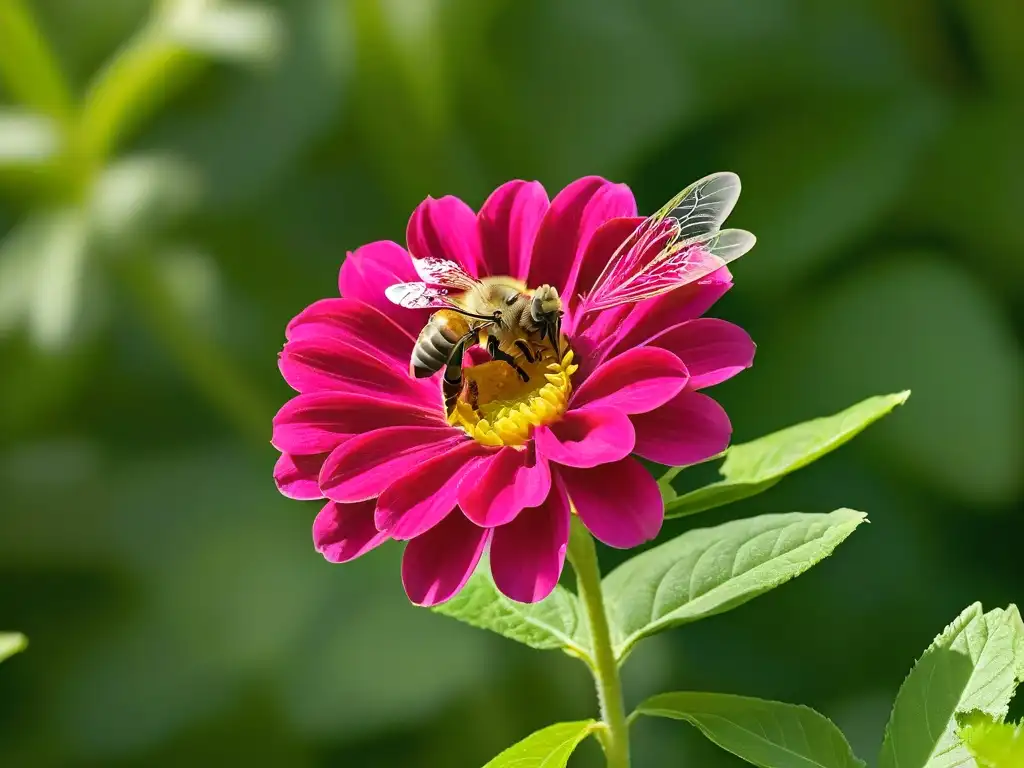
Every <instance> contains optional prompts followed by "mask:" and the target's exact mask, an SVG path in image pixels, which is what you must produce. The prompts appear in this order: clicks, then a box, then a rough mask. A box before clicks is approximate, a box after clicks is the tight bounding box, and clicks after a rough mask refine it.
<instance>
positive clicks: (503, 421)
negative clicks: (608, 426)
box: [449, 350, 579, 446]
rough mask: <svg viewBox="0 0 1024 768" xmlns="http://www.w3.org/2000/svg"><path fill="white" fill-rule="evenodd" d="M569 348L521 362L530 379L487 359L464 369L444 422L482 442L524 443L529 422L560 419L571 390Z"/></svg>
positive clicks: (537, 423) (530, 427)
mask: <svg viewBox="0 0 1024 768" xmlns="http://www.w3.org/2000/svg"><path fill="white" fill-rule="evenodd" d="M572 360H573V353H572V351H571V350H570V351H568V352H566V353H565V355H564V356H563V357H562V359H561V360H560V361H559V360H556V359H555V358H554V354H553V353H550V352H549V353H548V354H547V355H546V356H545V357H544V359H541V360H539V361H537V362H535V363H523V365H522V367H523V369H524V370H525V371H526V373H527V374H529V377H530V380H529V381H523V380H522V379H521V378H520V377H519V375H518V374H517V373H516V372H515V370H514V369H513V368H512V366H510V365H508V364H507V363H504V362H501V361H496V360H492V361H489V362H486V363H481V364H480V365H474V366H473V367H471V368H467V369H465V371H464V372H463V375H464V377H465V379H466V382H465V386H464V387H463V390H462V394H461V395H460V396H459V401H458V403H457V405H456V406H455V409H454V410H453V411H452V415H451V417H450V419H449V421H450V422H451V423H452V424H453V425H454V426H457V427H462V429H464V430H465V431H466V434H468V435H469V436H470V437H472V438H473V439H474V440H476V441H477V442H480V443H483V444H484V445H513V446H516V445H525V444H526V442H527V441H528V440H529V438H530V432H531V431H532V430H533V428H534V427H539V426H542V425H544V424H551V423H552V422H555V421H558V420H559V419H561V418H562V414H564V413H565V408H566V404H567V403H568V401H569V395H570V393H571V392H572V375H573V373H575V372H576V369H577V368H578V367H579V366H577V365H574V364H573V362H572Z"/></svg>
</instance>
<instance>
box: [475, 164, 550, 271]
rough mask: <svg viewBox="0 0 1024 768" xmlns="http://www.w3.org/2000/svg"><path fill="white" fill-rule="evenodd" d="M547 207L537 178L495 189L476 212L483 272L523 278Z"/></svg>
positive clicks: (545, 194)
mask: <svg viewBox="0 0 1024 768" xmlns="http://www.w3.org/2000/svg"><path fill="white" fill-rule="evenodd" d="M547 210H548V195H547V192H545V191H544V187H543V186H541V184H540V182H536V181H510V182H508V183H506V184H502V185H501V186H500V187H498V188H497V189H496V190H494V192H492V193H491V196H490V197H488V198H487V201H486V202H485V203H484V205H483V207H482V208H481V209H480V214H479V215H478V216H477V229H478V230H479V231H480V241H481V245H482V247H483V261H484V266H483V268H484V272H483V274H487V275H508V276H510V277H514V278H517V279H523V278H525V277H526V274H527V272H528V271H529V268H530V255H531V253H532V252H533V243H534V240H535V239H536V237H537V230H539V229H540V222H541V219H543V218H544V214H545V213H546V212H547Z"/></svg>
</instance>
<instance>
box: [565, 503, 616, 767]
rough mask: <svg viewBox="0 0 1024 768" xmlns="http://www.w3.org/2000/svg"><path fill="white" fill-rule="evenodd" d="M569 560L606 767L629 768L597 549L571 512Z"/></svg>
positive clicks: (613, 653)
mask: <svg viewBox="0 0 1024 768" xmlns="http://www.w3.org/2000/svg"><path fill="white" fill-rule="evenodd" d="M568 556H569V562H570V563H571V564H572V567H573V570H575V571H576V584H577V592H578V593H579V598H580V600H582V601H583V606H584V608H585V610H586V614H587V624H588V625H589V627H590V642H591V645H592V647H593V665H592V666H591V671H593V673H594V682H595V683H596V685H597V699H598V702H599V704H600V707H601V720H602V722H603V724H604V727H605V730H604V737H603V738H602V739H601V743H602V745H603V746H604V751H605V758H606V759H607V761H608V768H629V725H628V723H627V722H626V709H625V706H624V705H623V701H622V682H621V681H620V680H619V667H618V664H616V662H615V652H614V651H613V649H612V638H611V633H610V631H609V629H608V616H607V615H606V613H605V609H604V597H603V596H602V594H601V569H600V568H599V567H598V564H597V550H596V549H595V547H594V540H593V538H591V536H590V533H589V532H588V531H587V529H586V528H585V527H584V526H583V524H582V523H581V522H580V521H579V518H577V517H576V516H575V515H573V520H572V532H571V534H570V536H569V552H568Z"/></svg>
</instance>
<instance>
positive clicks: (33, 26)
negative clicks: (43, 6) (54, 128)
mask: <svg viewBox="0 0 1024 768" xmlns="http://www.w3.org/2000/svg"><path fill="white" fill-rule="evenodd" d="M0 80H2V81H3V82H4V84H6V86H7V90H8V91H9V92H10V94H11V96H13V97H14V99H16V100H17V101H19V102H20V103H22V104H24V105H25V106H28V107H31V108H33V109H35V110H38V111H40V112H43V113H44V114H46V115H49V116H51V117H55V118H66V117H67V116H68V115H69V114H70V112H71V109H72V100H71V95H70V93H69V92H68V86H67V82H66V80H65V78H64V75H63V73H62V72H61V71H60V67H59V66H58V64H57V60H56V58H55V57H54V55H53V51H51V50H50V45H49V43H48V42H47V40H46V38H44V37H43V35H42V33H41V32H40V31H39V25H38V24H37V23H36V20H35V18H33V16H32V13H31V11H30V10H29V8H28V7H27V3H25V2H23V0H4V1H3V2H0Z"/></svg>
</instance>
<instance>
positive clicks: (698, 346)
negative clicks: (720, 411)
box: [647, 317, 756, 389]
mask: <svg viewBox="0 0 1024 768" xmlns="http://www.w3.org/2000/svg"><path fill="white" fill-rule="evenodd" d="M647 343H648V345H649V346H652V347H661V348H662V349H667V350H668V351H669V352H671V353H672V354H674V355H676V356H678V357H679V359H680V360H682V361H683V362H684V363H686V368H687V370H688V371H689V372H690V382H689V385H688V386H689V388H690V389H703V388H704V387H710V386H713V385H715V384H720V383H721V382H723V381H725V380H726V379H731V378H732V377H733V376H735V375H736V374H737V373H739V372H740V371H742V370H743V369H744V368H749V367H750V366H751V365H753V363H754V351H755V349H756V346H755V345H754V341H753V339H751V338H750V335H749V334H748V333H747V332H746V331H744V330H743V329H742V328H740V327H739V326H738V325H733V324H732V323H729V322H726V321H725V320H718V319H716V318H713V317H702V318H699V319H697V320H688V321H686V322H685V323H681V324H680V325H677V326H674V327H672V328H668V329H666V330H665V331H664V332H662V333H659V334H658V335H657V336H655V337H654V338H652V339H651V340H650V341H649V342H647Z"/></svg>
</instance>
